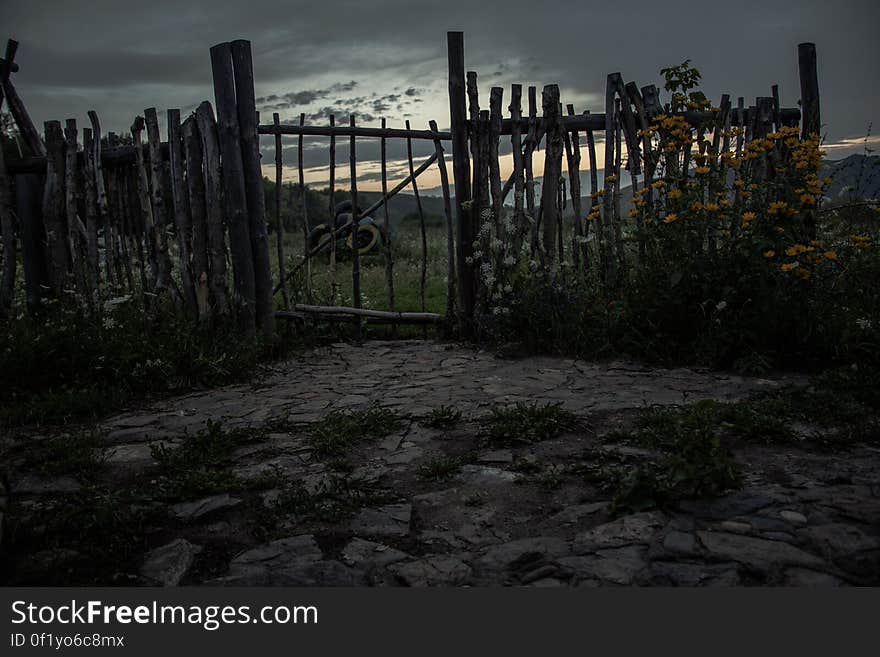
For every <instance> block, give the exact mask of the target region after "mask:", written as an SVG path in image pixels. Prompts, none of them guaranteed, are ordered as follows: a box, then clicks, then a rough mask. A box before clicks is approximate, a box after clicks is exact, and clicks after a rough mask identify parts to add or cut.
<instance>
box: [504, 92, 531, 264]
mask: <svg viewBox="0 0 880 657" xmlns="http://www.w3.org/2000/svg"><path fill="white" fill-rule="evenodd" d="M507 110H508V111H509V112H510V119H511V121H512V129H511V132H510V144H511V149H512V150H513V174H512V177H513V236H512V237H513V240H512V244H513V246H512V249H513V253H514V256H515V257H519V253H520V249H521V248H522V235H523V231H524V229H525V172H524V170H523V166H524V164H523V152H522V131H521V129H520V120H521V119H522V85H521V84H514V85H511V87H510V105H508V107H507ZM501 196H502V200H503V197H504V192H503V191H502V192H501Z"/></svg>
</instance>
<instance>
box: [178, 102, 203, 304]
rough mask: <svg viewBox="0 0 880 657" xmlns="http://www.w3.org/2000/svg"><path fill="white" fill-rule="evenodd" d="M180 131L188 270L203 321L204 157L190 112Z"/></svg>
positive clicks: (197, 131) (194, 119) (193, 118)
mask: <svg viewBox="0 0 880 657" xmlns="http://www.w3.org/2000/svg"><path fill="white" fill-rule="evenodd" d="M182 131H183V150H184V152H185V153H186V157H185V160H186V190H187V195H188V198H189V203H188V205H189V210H190V220H191V226H192V241H191V242H190V247H191V253H192V259H191V262H190V271H192V278H193V287H194V289H195V294H196V308H197V309H198V315H199V320H202V321H203V320H205V319H206V318H207V317H208V246H207V241H208V234H207V224H206V216H207V209H206V206H205V175H204V172H203V169H202V167H203V165H204V158H203V157H202V146H201V143H200V141H199V128H198V125H197V124H196V118H195V116H194V115H193V116H189V117H188V118H187V119H186V120H185V121H184V122H183V126H182Z"/></svg>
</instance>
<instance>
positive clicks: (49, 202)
mask: <svg viewBox="0 0 880 657" xmlns="http://www.w3.org/2000/svg"><path fill="white" fill-rule="evenodd" d="M44 134H45V135H46V163H47V167H46V186H45V191H44V194H43V222H44V224H45V226H46V253H47V265H48V273H49V281H50V283H51V285H52V291H53V292H54V294H55V296H56V297H60V296H61V294H62V292H63V290H64V284H65V282H66V280H67V272H68V270H69V269H70V256H69V255H68V248H67V228H66V225H65V224H66V218H65V209H64V167H65V159H64V134H63V133H62V131H61V123H60V122H59V121H46V123H45V124H44Z"/></svg>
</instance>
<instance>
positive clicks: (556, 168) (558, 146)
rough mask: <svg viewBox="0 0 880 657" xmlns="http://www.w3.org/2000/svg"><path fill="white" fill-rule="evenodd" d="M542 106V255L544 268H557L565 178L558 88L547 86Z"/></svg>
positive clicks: (542, 96)
mask: <svg viewBox="0 0 880 657" xmlns="http://www.w3.org/2000/svg"><path fill="white" fill-rule="evenodd" d="M541 106H542V109H543V112H544V122H545V125H546V126H547V134H546V139H547V141H546V146H545V149H544V184H543V185H541V208H542V217H541V222H542V224H543V247H544V248H543V255H544V257H545V258H546V260H545V264H546V265H547V266H550V267H555V264H556V262H557V259H561V257H562V254H561V253H558V249H557V245H556V241H557V229H558V226H557V221H558V219H559V215H560V213H561V210H560V208H559V206H558V202H557V195H558V193H559V179H560V177H561V175H562V124H561V123H560V122H559V86H558V85H555V84H548V85H546V86H545V87H544V90H543V92H542V93H541Z"/></svg>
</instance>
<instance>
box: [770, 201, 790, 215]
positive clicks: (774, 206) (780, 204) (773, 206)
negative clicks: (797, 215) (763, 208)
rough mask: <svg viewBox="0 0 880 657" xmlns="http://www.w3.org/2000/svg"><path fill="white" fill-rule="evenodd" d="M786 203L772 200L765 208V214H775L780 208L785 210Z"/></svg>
mask: <svg viewBox="0 0 880 657" xmlns="http://www.w3.org/2000/svg"><path fill="white" fill-rule="evenodd" d="M787 205H788V204H787V203H786V202H785V201H773V203H771V204H770V207H769V208H767V214H769V215H774V214H777V213H778V212H779V211H780V210H785V208H786V207H787Z"/></svg>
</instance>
